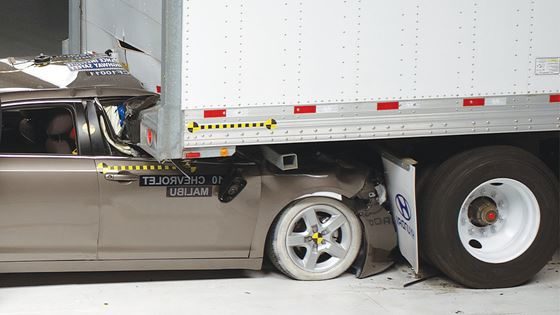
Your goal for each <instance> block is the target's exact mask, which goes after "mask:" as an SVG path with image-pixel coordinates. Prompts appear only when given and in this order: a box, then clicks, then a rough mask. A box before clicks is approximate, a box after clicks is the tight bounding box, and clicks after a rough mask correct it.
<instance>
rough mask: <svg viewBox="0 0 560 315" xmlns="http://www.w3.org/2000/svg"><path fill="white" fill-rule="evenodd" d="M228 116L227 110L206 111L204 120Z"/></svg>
mask: <svg viewBox="0 0 560 315" xmlns="http://www.w3.org/2000/svg"><path fill="white" fill-rule="evenodd" d="M226 116H227V111H226V110H225V109H207V110H205V111H204V118H224V117H226Z"/></svg>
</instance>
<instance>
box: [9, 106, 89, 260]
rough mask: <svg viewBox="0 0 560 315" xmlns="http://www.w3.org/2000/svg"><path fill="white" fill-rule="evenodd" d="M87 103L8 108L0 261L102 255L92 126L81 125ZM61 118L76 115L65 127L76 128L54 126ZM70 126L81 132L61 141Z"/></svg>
mask: <svg viewBox="0 0 560 315" xmlns="http://www.w3.org/2000/svg"><path fill="white" fill-rule="evenodd" d="M81 106H82V105H81V104H80V103H68V102H65V103H60V104H59V103H49V104H37V103H26V104H15V105H14V104H12V105H4V106H2V113H3V115H2V116H3V122H2V137H1V144H0V261H33V260H76V259H95V258H96V255H97V236H98V230H99V225H98V218H99V209H98V197H97V196H98V186H97V174H96V169H95V162H94V160H93V158H91V157H87V156H84V155H83V154H85V153H86V152H87V150H88V143H89V137H88V135H87V134H85V133H86V132H87V128H86V129H82V128H76V127H77V126H83V125H84V124H85V120H84V118H83V110H82V108H81ZM59 113H62V114H63V115H64V116H65V117H71V119H72V120H71V121H68V120H67V119H66V122H65V124H72V126H70V125H67V126H63V127H60V124H59V125H58V126H57V123H56V122H55V123H52V119H57V117H59V116H56V115H59ZM64 113H66V114H64ZM55 114H56V115H55ZM66 115H70V116H66ZM53 124H54V127H53ZM42 127H46V128H47V129H49V128H51V129H50V131H47V130H43V129H42ZM57 128H58V130H56V129H57ZM68 128H71V129H69V130H70V132H75V137H73V140H74V145H71V143H70V142H69V143H66V144H64V145H63V143H62V141H66V140H61V139H62V136H63V135H62V132H66V130H65V129H68ZM72 130H73V131H72ZM47 133H49V134H50V135H47ZM57 133H60V134H57ZM47 148H48V149H47ZM57 150H58V151H57ZM62 150H65V151H62Z"/></svg>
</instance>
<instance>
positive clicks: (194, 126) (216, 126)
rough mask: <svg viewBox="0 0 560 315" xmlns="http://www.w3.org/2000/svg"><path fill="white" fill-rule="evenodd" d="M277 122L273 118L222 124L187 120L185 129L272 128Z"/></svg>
mask: <svg viewBox="0 0 560 315" xmlns="http://www.w3.org/2000/svg"><path fill="white" fill-rule="evenodd" d="M276 126H277V123H276V120H274V119H269V120H267V121H264V122H253V123H223V124H205V125H199V124H198V123H196V122H189V123H188V124H187V130H188V131H189V132H191V133H194V132H197V131H201V130H214V129H242V128H266V129H274V128H276Z"/></svg>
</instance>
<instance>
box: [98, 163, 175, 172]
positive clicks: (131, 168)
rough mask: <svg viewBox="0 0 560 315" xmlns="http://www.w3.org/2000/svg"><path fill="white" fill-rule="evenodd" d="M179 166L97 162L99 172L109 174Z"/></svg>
mask: <svg viewBox="0 0 560 315" xmlns="http://www.w3.org/2000/svg"><path fill="white" fill-rule="evenodd" d="M175 170H177V167H175V166H170V165H161V164H143V165H107V164H105V163H99V164H97V171H98V172H99V173H103V174H107V173H108V172H118V171H135V172H148V171H149V172H153V171H175Z"/></svg>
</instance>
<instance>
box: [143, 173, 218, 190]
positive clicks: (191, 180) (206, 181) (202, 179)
mask: <svg viewBox="0 0 560 315" xmlns="http://www.w3.org/2000/svg"><path fill="white" fill-rule="evenodd" d="M223 179H224V178H223V177H222V176H220V175H191V176H188V177H187V176H183V175H143V176H140V186H157V187H161V186H198V185H220V184H221V183H222V181H223Z"/></svg>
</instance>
